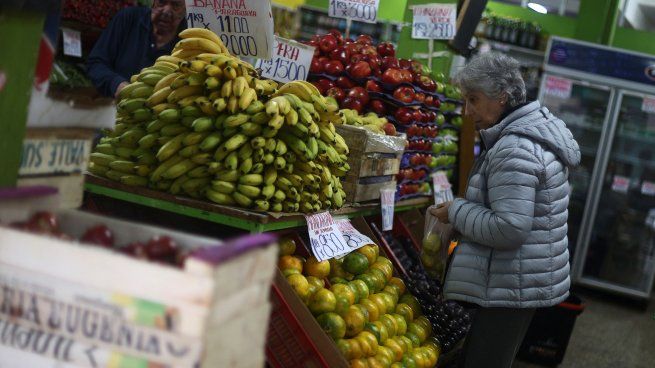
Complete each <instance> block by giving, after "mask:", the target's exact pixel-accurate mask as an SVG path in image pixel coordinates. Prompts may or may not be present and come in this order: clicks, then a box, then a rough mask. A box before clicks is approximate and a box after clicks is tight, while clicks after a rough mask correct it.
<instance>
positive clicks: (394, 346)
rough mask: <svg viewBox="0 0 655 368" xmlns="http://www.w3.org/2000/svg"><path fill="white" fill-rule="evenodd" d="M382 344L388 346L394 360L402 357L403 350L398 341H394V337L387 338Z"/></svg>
mask: <svg viewBox="0 0 655 368" xmlns="http://www.w3.org/2000/svg"><path fill="white" fill-rule="evenodd" d="M384 346H386V347H387V348H389V349H390V350H391V352H392V353H393V361H394V362H397V361H399V360H400V359H402V358H403V354H404V353H405V352H404V351H403V348H402V347H401V346H400V344H399V343H398V341H396V340H395V339H388V340H387V341H385V342H384Z"/></svg>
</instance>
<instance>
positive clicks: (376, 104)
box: [369, 100, 387, 116]
mask: <svg viewBox="0 0 655 368" xmlns="http://www.w3.org/2000/svg"><path fill="white" fill-rule="evenodd" d="M369 107H370V108H371V110H372V111H373V112H374V113H376V114H378V115H380V116H384V115H386V114H387V107H386V106H385V104H384V102H382V101H380V100H371V102H370V104H369Z"/></svg>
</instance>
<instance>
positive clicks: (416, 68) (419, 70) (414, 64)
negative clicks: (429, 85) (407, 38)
mask: <svg viewBox="0 0 655 368" xmlns="http://www.w3.org/2000/svg"><path fill="white" fill-rule="evenodd" d="M410 64H411V69H412V72H414V74H416V75H420V74H423V64H421V63H419V62H418V61H416V60H410Z"/></svg>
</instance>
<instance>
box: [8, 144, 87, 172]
mask: <svg viewBox="0 0 655 368" xmlns="http://www.w3.org/2000/svg"><path fill="white" fill-rule="evenodd" d="M90 153H91V142H90V141H88V140H85V139H26V140H25V141H23V152H22V157H21V162H20V168H19V171H18V175H21V176H25V175H37V174H70V173H82V172H83V171H84V170H86V167H87V164H88V160H89V154H90Z"/></svg>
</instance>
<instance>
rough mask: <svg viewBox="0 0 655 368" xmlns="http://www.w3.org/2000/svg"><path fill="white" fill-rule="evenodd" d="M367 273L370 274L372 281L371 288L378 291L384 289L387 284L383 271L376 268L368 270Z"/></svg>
mask: <svg viewBox="0 0 655 368" xmlns="http://www.w3.org/2000/svg"><path fill="white" fill-rule="evenodd" d="M367 274H369V275H371V277H372V278H373V281H374V284H373V286H374V288H373V290H374V291H375V292H376V293H378V292H380V291H382V289H384V286H385V285H386V284H387V280H386V279H385V276H384V273H383V272H382V271H380V270H378V269H377V268H374V269H370V270H368V272H367Z"/></svg>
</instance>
